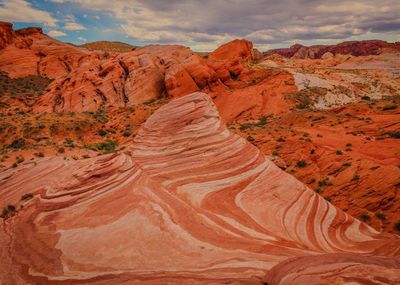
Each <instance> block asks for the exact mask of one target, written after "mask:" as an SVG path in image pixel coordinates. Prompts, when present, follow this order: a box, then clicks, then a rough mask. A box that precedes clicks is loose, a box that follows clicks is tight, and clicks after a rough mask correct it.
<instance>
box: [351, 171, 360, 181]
mask: <svg viewBox="0 0 400 285" xmlns="http://www.w3.org/2000/svg"><path fill="white" fill-rule="evenodd" d="M359 179H360V175H358V174H357V173H355V174H354V175H353V178H351V181H357V180H359Z"/></svg>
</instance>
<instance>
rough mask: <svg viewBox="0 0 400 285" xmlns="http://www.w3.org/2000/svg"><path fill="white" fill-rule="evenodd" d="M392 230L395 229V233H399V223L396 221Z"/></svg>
mask: <svg viewBox="0 0 400 285" xmlns="http://www.w3.org/2000/svg"><path fill="white" fill-rule="evenodd" d="M394 228H395V230H397V231H399V232H400V221H397V222H396V223H395V224H394Z"/></svg>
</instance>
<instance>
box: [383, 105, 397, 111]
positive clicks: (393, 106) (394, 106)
mask: <svg viewBox="0 0 400 285" xmlns="http://www.w3.org/2000/svg"><path fill="white" fill-rule="evenodd" d="M395 109H397V106H396V105H394V104H393V105H385V106H383V107H382V110H383V111H388V110H395Z"/></svg>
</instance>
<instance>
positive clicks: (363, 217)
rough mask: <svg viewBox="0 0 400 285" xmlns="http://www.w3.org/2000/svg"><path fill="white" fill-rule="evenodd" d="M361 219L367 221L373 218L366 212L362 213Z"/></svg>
mask: <svg viewBox="0 0 400 285" xmlns="http://www.w3.org/2000/svg"><path fill="white" fill-rule="evenodd" d="M360 220H361V221H363V222H365V223H366V222H369V221H370V220H371V217H370V216H369V215H368V214H366V213H364V214H361V215H360Z"/></svg>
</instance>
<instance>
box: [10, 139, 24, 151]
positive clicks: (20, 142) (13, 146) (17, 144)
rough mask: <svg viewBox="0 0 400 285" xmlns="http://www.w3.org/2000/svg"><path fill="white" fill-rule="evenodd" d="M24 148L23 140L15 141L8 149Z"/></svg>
mask: <svg viewBox="0 0 400 285" xmlns="http://www.w3.org/2000/svg"><path fill="white" fill-rule="evenodd" d="M24 146H25V140H24V139H23V138H18V139H15V140H13V141H12V143H11V144H10V147H11V148H14V149H19V148H23V147H24Z"/></svg>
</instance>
